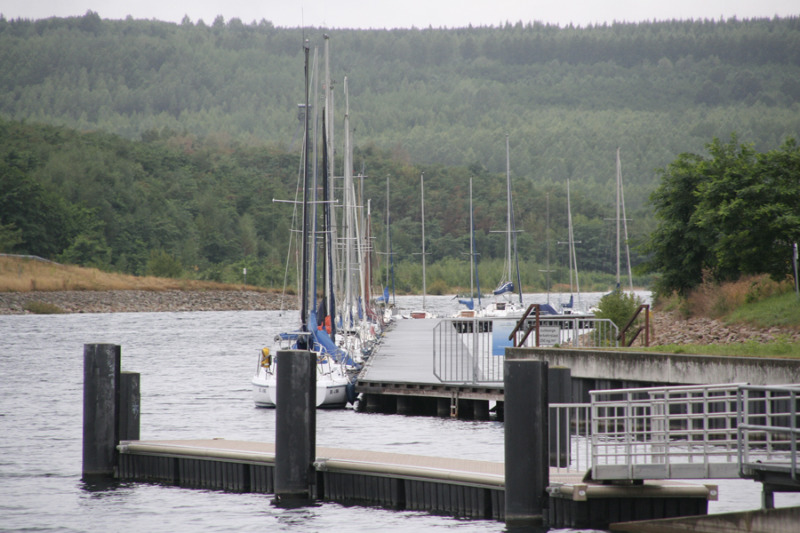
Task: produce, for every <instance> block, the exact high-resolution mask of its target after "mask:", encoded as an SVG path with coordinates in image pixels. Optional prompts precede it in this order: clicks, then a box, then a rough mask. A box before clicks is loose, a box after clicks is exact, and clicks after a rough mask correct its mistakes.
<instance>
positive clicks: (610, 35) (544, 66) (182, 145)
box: [0, 12, 800, 288]
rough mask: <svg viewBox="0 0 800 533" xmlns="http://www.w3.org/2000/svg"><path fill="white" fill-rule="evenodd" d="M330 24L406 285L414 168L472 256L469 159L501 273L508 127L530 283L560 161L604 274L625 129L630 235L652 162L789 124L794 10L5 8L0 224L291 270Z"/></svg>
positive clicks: (33, 245)
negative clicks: (358, 24) (337, 12)
mask: <svg viewBox="0 0 800 533" xmlns="http://www.w3.org/2000/svg"><path fill="white" fill-rule="evenodd" d="M323 33H327V34H328V35H329V36H330V43H331V47H332V54H331V63H332V67H331V72H332V76H333V78H334V79H335V85H334V89H335V93H336V98H337V102H336V110H335V118H336V121H337V122H336V124H337V127H339V126H340V125H341V122H342V116H343V112H344V111H343V109H344V94H343V91H342V90H343V86H344V83H343V81H344V77H345V76H346V77H347V85H348V88H349V102H350V111H351V113H350V120H351V125H352V130H353V131H352V134H353V138H354V140H355V146H356V157H355V160H354V165H355V166H356V171H357V172H358V171H360V170H363V173H364V174H366V175H367V176H369V177H368V178H366V179H364V191H365V198H371V199H372V211H373V216H374V223H375V224H378V223H380V221H381V220H382V219H383V213H384V209H385V180H386V177H387V176H388V177H389V179H390V183H391V196H392V205H391V211H392V214H393V223H392V227H393V245H394V247H395V252H397V254H398V256H399V257H402V258H405V261H406V263H407V264H408V266H407V269H408V271H409V272H408V277H409V281H408V282H407V283H408V288H411V287H413V286H418V285H417V284H416V282H415V281H414V280H413V274H412V273H411V271H412V270H417V269H418V266H414V265H416V263H417V262H418V259H413V258H412V257H411V254H412V253H414V252H417V251H418V249H419V174H420V173H421V172H422V171H425V176H426V217H427V220H426V234H427V235H428V237H429V240H430V241H431V242H430V243H429V244H428V247H427V249H428V251H429V252H431V253H432V254H433V257H431V261H432V262H433V263H434V264H435V263H440V264H442V265H447V264H448V262H451V263H453V264H456V263H458V264H463V263H464V262H465V260H464V257H463V253H464V252H465V251H467V250H468V248H469V246H468V236H467V228H468V223H467V220H468V215H469V213H468V180H469V178H472V179H473V182H474V188H475V191H474V194H475V210H476V225H477V227H478V248H479V251H480V253H481V261H482V263H483V264H484V265H485V266H484V267H483V268H484V269H487V270H489V272H484V271H482V273H481V275H482V276H484V275H486V276H487V277H488V278H489V279H492V275H491V269H492V268H493V267H492V266H491V265H492V264H493V263H492V261H498V260H499V261H502V260H501V259H497V258H500V257H501V256H502V254H503V242H502V239H501V238H498V237H497V236H496V235H490V233H489V232H490V231H492V230H497V229H503V227H504V222H503V220H504V215H505V208H504V202H505V189H504V187H505V182H504V173H505V158H506V154H505V136H506V134H508V135H509V138H510V142H511V157H510V161H511V168H512V170H511V175H512V178H513V180H514V193H515V198H514V200H515V210H516V218H517V224H518V226H521V227H522V230H523V233H521V234H520V238H519V240H520V242H519V246H520V255H521V258H522V259H523V261H525V262H527V263H528V268H526V269H525V270H526V271H527V272H528V276H529V279H527V280H523V283H524V284H526V285H528V286H538V287H542V284H543V279H542V274H541V273H540V272H539V271H540V270H542V269H543V268H544V263H545V258H546V256H547V251H548V248H549V250H550V253H551V254H552V255H551V260H552V262H553V263H554V265H558V264H560V265H564V264H565V263H566V253H565V250H564V248H565V247H563V246H559V245H558V244H557V243H558V242H559V241H561V242H563V241H564V240H566V220H565V217H566V199H565V196H566V191H565V188H566V180H567V179H569V180H570V185H571V192H572V212H573V217H574V218H575V220H574V222H575V237H576V239H578V240H580V241H581V244H580V245H579V249H578V258H579V267H580V268H581V270H582V271H589V270H591V271H605V272H611V271H613V258H612V253H613V250H612V248H613V245H612V243H613V235H612V230H613V224H612V223H611V222H610V221H609V220H608V219H609V218H611V217H612V216H613V210H614V205H613V203H614V198H615V196H614V195H615V193H614V180H615V174H616V171H615V152H616V149H617V147H620V148H621V157H622V175H623V180H624V184H625V201H626V207H627V215H628V218H629V219H630V221H631V222H630V223H629V227H630V232H631V235H630V238H631V242H632V244H634V245H636V244H639V243H642V242H645V241H646V240H647V238H648V236H649V235H650V234H651V233H652V231H653V230H654V229H655V227H656V219H655V218H654V213H653V207H652V206H651V205H650V204H649V203H648V198H649V196H650V195H651V193H653V191H655V190H656V188H657V187H658V185H659V181H660V179H661V177H662V176H663V174H664V173H663V171H660V170H659V169H665V168H667V167H668V165H670V164H671V163H672V162H673V161H674V160H675V159H676V157H678V156H679V154H682V153H685V152H690V153H700V152H703V151H704V149H705V148H704V147H705V145H706V144H707V143H708V142H709V141H710V140H711V139H712V138H721V139H728V138H730V136H731V134H733V133H737V134H738V137H737V138H738V139H739V141H741V142H743V143H749V144H751V145H752V149H753V150H756V151H759V152H766V151H769V150H773V149H776V148H778V147H779V146H781V145H782V144H783V143H784V141H785V140H786V139H787V138H789V137H792V136H793V137H796V138H800V113H799V112H798V105H800V19H798V18H786V19H771V20H770V19H764V20H741V21H740V20H728V21H671V22H657V23H644V24H613V25H607V26H606V25H604V26H596V27H589V28H571V27H568V28H559V27H554V26H547V25H541V24H522V23H518V24H508V25H505V26H502V27H480V28H462V29H453V30H436V29H407V30H380V31H379V30H330V31H328V30H324V29H321V28H310V29H300V28H295V29H292V28H276V27H274V26H273V25H272V24H271V23H269V22H268V21H261V22H258V23H255V22H254V23H250V24H245V23H243V22H242V21H240V20H238V19H231V20H229V21H225V20H223V19H222V18H221V17H220V18H217V19H216V20H214V21H213V22H212V23H211V24H206V23H204V22H202V21H198V22H196V23H193V22H192V21H190V20H188V19H185V20H184V22H183V23H182V24H171V23H164V22H158V21H143V20H132V19H128V20H124V21H113V20H103V19H102V18H101V17H100V15H99V14H97V13H93V12H87V14H86V15H85V16H83V17H74V18H63V19H58V18H53V19H46V20H37V21H28V20H6V19H5V18H2V17H0V116H1V117H4V120H3V121H2V123H0V130H1V131H0V141H2V144H0V147H1V151H2V154H0V155H1V156H2V161H0V165H2V167H3V168H2V180H3V187H4V189H3V193H4V194H3V198H2V200H0V202H2V203H3V205H2V206H0V207H2V209H0V244H3V242H5V244H4V245H3V248H4V249H6V250H11V251H16V252H26V253H35V254H37V255H43V256H45V257H51V258H54V257H59V258H61V259H62V260H65V261H76V262H82V263H86V264H96V265H101V266H104V267H106V268H111V269H116V270H120V271H124V272H131V273H145V272H147V271H148V269H150V270H152V269H158V268H160V269H166V270H169V269H170V268H172V269H174V270H175V271H178V270H182V271H184V272H185V273H188V274H191V273H192V272H194V273H195V275H198V276H200V275H203V276H206V277H210V278H212V279H216V278H220V279H224V278H225V277H226V276H234V275H235V273H236V272H241V267H243V266H246V265H249V266H248V272H254V274H253V277H252V278H250V280H252V281H253V282H258V283H262V284H268V285H270V284H279V283H282V277H283V263H284V262H285V254H286V244H285V241H286V236H287V234H288V232H289V226H290V223H291V216H290V213H289V212H287V208H286V206H281V205H279V204H274V203H273V202H272V200H273V198H290V197H292V196H293V194H294V187H295V182H296V174H297V168H298V164H299V149H300V124H299V122H298V120H297V111H298V110H297V104H298V102H300V101H301V100H302V96H303V68H302V64H303V59H302V43H303V40H304V38H308V39H309V40H310V42H311V45H312V46H319V47H320V58H319V61H320V64H321V61H322V58H321V46H322V42H323V38H322V35H323ZM37 124H51V125H54V126H57V127H55V128H51V127H46V126H38V125H37ZM341 139H343V135H341V134H338V137H337V139H336V141H337V146H339V148H337V149H339V150H340V149H341V148H340V146H341ZM7 191H14V194H13V195H12V194H10V193H8V192H7ZM23 200H24V201H23ZM548 219H549V226H550V228H551V230H550V232H547V231H545V228H546V227H547V225H548ZM54 228H55V229H54ZM23 230H24V231H23ZM383 238H384V237H383V236H381V235H378V236H377V241H376V247H380V246H383V244H382V240H381V239H383ZM37 243H38V244H37ZM559 254H560V255H559ZM642 259H643V258H642V257H639V256H635V257H634V260H635V262H641V261H642ZM148 265H149V266H148ZM459 268H461V267H459ZM498 268H499V267H498ZM258 269H261V271H260V272H259V270H258ZM444 270H448V268H447V267H445V268H444ZM449 270H454V267H451V268H449ZM256 272H259V273H256ZM460 272H461V273H460V274H459V275H458V276H463V270H461V271H460ZM429 274H430V271H429ZM458 276H455V277H458ZM557 276H558V275H557ZM560 280H561V281H563V275H561V279H560ZM448 283H450V281H449V280H448Z"/></svg>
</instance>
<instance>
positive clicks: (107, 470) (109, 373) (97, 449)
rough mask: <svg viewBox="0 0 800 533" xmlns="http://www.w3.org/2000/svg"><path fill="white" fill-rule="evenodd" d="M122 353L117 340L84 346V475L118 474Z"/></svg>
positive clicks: (107, 475) (103, 475)
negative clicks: (115, 342) (116, 342)
mask: <svg viewBox="0 0 800 533" xmlns="http://www.w3.org/2000/svg"><path fill="white" fill-rule="evenodd" d="M120 355H121V349H120V346H118V345H116V344H85V345H84V347H83V479H91V478H98V477H101V478H102V477H113V475H114V467H115V466H116V464H117V444H118V443H119V432H120V427H119V415H118V413H119V411H120V408H119V406H120V374H121V373H120V359H121V357H120Z"/></svg>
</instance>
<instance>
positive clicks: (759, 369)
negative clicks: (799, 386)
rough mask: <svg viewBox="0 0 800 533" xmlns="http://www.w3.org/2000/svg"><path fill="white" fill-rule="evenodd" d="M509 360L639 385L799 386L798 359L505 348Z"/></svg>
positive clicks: (593, 377)
mask: <svg viewBox="0 0 800 533" xmlns="http://www.w3.org/2000/svg"><path fill="white" fill-rule="evenodd" d="M506 356H507V357H515V356H516V357H525V358H532V359H534V360H540V361H547V363H548V364H549V365H550V367H553V366H564V367H567V368H569V369H570V370H571V371H572V377H573V378H587V379H608V380H624V381H642V382H652V383H664V384H676V385H678V384H680V385H701V384H708V383H750V384H752V385H784V384H788V383H800V360H798V359H774V358H769V359H768V358H761V357H727V356H713V355H687V354H659V353H652V352H647V353H642V352H628V351H625V352H616V351H606V350H591V349H580V350H577V349H569V348H506Z"/></svg>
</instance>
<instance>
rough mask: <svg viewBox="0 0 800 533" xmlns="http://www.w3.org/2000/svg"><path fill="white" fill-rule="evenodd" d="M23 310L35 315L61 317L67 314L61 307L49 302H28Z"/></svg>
mask: <svg viewBox="0 0 800 533" xmlns="http://www.w3.org/2000/svg"><path fill="white" fill-rule="evenodd" d="M23 309H25V310H26V311H28V312H29V313H33V314H35V315H60V314H63V313H66V311H64V310H63V309H61V308H60V307H59V306H57V305H55V304H51V303H47V302H39V301H36V300H33V301H30V302H26V303H25V305H24V306H23Z"/></svg>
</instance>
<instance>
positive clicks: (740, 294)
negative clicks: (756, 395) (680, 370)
mask: <svg viewBox="0 0 800 533" xmlns="http://www.w3.org/2000/svg"><path fill="white" fill-rule="evenodd" d="M656 309H657V310H658V309H661V310H664V311H675V310H677V311H679V312H680V313H681V314H682V315H683V316H684V317H687V318H688V317H691V316H706V317H709V318H714V319H718V320H721V321H722V322H723V323H725V324H727V325H728V326H735V325H737V324H741V325H747V326H751V327H755V328H764V329H768V328H773V327H779V328H783V329H793V330H800V297H798V295H797V293H796V292H795V288H794V284H793V281H792V280H787V281H783V282H776V281H773V280H771V279H770V278H769V277H768V276H750V277H746V278H742V279H740V280H738V281H735V282H731V283H724V284H716V283H704V284H703V285H701V286H700V287H698V288H697V289H696V290H694V291H693V292H692V293H691V294H690V295H689V296H688V297H687V298H684V299H679V298H678V297H676V296H673V297H671V298H669V299H667V300H665V301H660V302H656ZM656 312H658V311H656ZM644 350H646V351H652V352H666V353H685V354H703V355H730V356H743V357H787V358H800V343H797V342H794V341H792V340H791V338H790V337H789V336H788V335H778V336H777V337H776V339H775V340H774V341H772V342H766V343H765V342H758V341H748V342H743V343H733V344H708V345H698V344H671V345H661V346H653V347H650V348H644Z"/></svg>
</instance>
